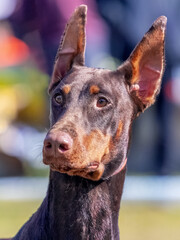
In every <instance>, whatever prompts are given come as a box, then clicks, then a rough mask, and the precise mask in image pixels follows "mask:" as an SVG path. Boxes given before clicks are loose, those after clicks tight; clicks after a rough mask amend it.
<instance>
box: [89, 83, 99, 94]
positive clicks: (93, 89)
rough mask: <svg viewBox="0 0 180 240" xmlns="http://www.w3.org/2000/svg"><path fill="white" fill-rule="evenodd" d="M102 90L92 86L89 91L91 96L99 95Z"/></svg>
mask: <svg viewBox="0 0 180 240" xmlns="http://www.w3.org/2000/svg"><path fill="white" fill-rule="evenodd" d="M99 91H100V89H99V87H98V86H97V85H92V86H91V87H90V89H89V92H90V94H96V93H99Z"/></svg>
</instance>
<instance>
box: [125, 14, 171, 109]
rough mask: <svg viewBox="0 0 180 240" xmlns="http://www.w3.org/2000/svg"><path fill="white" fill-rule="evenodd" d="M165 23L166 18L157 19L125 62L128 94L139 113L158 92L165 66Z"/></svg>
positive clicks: (152, 100) (152, 101)
mask: <svg viewBox="0 0 180 240" xmlns="http://www.w3.org/2000/svg"><path fill="white" fill-rule="evenodd" d="M166 23H167V18H166V17H164V16H161V17H159V18H158V19H157V20H156V21H155V22H154V23H153V25H152V27H151V28H150V29H149V31H148V32H147V33H146V34H145V35H144V37H143V39H142V40H141V42H140V43H139V44H138V45H137V46H136V47H135V49H134V51H133V52H132V53H131V55H130V57H129V58H128V60H127V61H126V62H125V65H126V71H128V73H127V74H126V75H127V76H129V79H126V80H127V82H128V85H129V92H130V94H131V96H132V97H133V99H134V101H135V102H136V104H138V108H139V111H143V110H145V109H146V108H147V107H149V106H150V105H151V104H153V103H154V101H155V99H156V96H157V94H158V93H159V91H160V86H161V79H162V75H163V72H164V65H165V63H164V62H165V59H164V37H165V29H166ZM127 66H128V67H127Z"/></svg>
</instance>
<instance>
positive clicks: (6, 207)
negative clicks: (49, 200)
mask: <svg viewBox="0 0 180 240" xmlns="http://www.w3.org/2000/svg"><path fill="white" fill-rule="evenodd" d="M40 203H41V201H40V200H39V201H19V202H15V201H14V202H13V201H6V202H5V201H0V213H1V214H0V226H1V227H0V236H1V237H12V236H13V235H14V234H15V233H16V232H17V231H18V230H19V229H20V227H21V226H22V225H23V224H24V223H25V221H27V220H28V219H29V217H30V216H31V215H32V213H33V212H34V211H35V210H36V209H37V208H38V207H39V205H40ZM179 216H180V206H179V205H178V206H177V205H175V206H168V205H162V204H148V203H146V204H144V203H138V204H135V203H133V204H132V203H131V204H127V203H125V202H123V203H122V207H121V211H120V218H119V226H120V233H121V239H124V240H145V239H146V240H160V239H163V240H169V239H173V240H179V237H180V227H179V224H180V219H179Z"/></svg>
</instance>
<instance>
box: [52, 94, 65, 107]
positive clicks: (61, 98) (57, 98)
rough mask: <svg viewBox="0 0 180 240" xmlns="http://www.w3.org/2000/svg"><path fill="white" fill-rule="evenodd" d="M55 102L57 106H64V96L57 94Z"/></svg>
mask: <svg viewBox="0 0 180 240" xmlns="http://www.w3.org/2000/svg"><path fill="white" fill-rule="evenodd" d="M54 100H55V101H56V103H57V104H59V105H60V104H62V103H63V96H62V95H61V94H56V95H55V96H54Z"/></svg>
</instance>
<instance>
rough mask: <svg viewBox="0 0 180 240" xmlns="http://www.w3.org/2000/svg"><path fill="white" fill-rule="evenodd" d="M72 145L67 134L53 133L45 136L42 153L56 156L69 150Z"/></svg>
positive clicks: (71, 140)
mask: <svg viewBox="0 0 180 240" xmlns="http://www.w3.org/2000/svg"><path fill="white" fill-rule="evenodd" d="M72 145H73V139H72V138H71V136H70V135H69V134H68V133H65V132H61V131H60V132H56V133H55V132H54V133H50V134H48V135H47V136H46V138H45V140H44V152H45V154H47V155H49V156H50V155H57V156H58V154H62V153H65V152H66V151H68V150H70V149H71V148H72Z"/></svg>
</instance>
